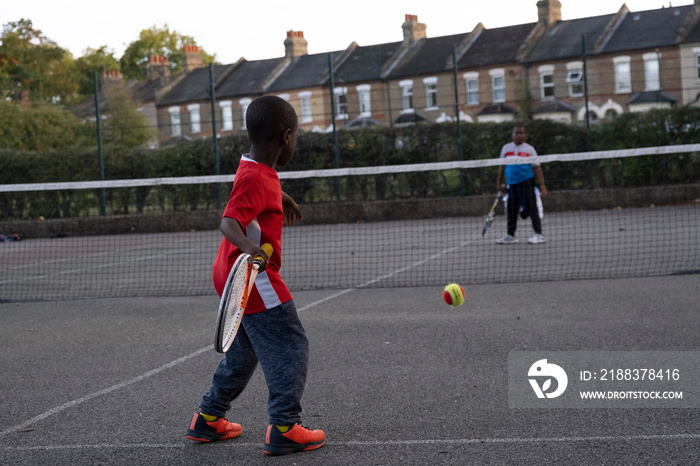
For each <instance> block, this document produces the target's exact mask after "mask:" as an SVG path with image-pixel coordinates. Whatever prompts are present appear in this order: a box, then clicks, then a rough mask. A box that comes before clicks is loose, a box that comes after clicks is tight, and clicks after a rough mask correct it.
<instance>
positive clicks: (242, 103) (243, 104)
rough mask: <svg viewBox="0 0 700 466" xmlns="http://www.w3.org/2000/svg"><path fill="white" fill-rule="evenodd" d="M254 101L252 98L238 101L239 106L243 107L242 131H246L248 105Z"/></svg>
mask: <svg viewBox="0 0 700 466" xmlns="http://www.w3.org/2000/svg"><path fill="white" fill-rule="evenodd" d="M252 101H253V99H251V98H250V97H244V98H243V99H240V100H239V101H238V105H240V106H241V114H242V115H243V123H242V124H241V129H246V125H245V114H246V112H247V111H248V105H250V103H251V102H252Z"/></svg>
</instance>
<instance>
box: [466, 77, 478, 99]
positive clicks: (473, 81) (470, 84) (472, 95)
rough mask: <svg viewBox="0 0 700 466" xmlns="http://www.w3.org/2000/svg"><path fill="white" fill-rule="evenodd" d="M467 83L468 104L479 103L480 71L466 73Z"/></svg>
mask: <svg viewBox="0 0 700 466" xmlns="http://www.w3.org/2000/svg"><path fill="white" fill-rule="evenodd" d="M463 76H464V80H465V81H466V83H467V105H479V73H464V75H463Z"/></svg>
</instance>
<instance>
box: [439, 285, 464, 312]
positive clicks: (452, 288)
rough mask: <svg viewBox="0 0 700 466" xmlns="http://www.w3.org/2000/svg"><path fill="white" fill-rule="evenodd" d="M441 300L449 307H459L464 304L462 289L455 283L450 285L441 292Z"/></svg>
mask: <svg viewBox="0 0 700 466" xmlns="http://www.w3.org/2000/svg"><path fill="white" fill-rule="evenodd" d="M442 299H444V300H445V302H446V303H447V304H449V305H450V306H461V305H462V303H464V288H462V287H461V286H460V285H458V284H456V283H450V284H449V285H447V286H446V287H445V291H443V292H442Z"/></svg>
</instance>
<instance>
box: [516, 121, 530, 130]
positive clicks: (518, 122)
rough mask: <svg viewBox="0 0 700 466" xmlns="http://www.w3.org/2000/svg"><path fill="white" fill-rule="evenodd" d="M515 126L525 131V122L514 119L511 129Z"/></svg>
mask: <svg viewBox="0 0 700 466" xmlns="http://www.w3.org/2000/svg"><path fill="white" fill-rule="evenodd" d="M515 128H522V129H524V130H526V131H527V128H526V127H525V122H523V121H516V122H515V124H514V125H513V129H515Z"/></svg>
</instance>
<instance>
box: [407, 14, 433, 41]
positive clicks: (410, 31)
mask: <svg viewBox="0 0 700 466" xmlns="http://www.w3.org/2000/svg"><path fill="white" fill-rule="evenodd" d="M401 27H402V28H403V43H404V44H405V45H411V44H412V43H414V42H416V41H418V40H420V39H425V38H426V37H427V35H426V34H425V29H426V26H425V24H423V23H419V22H418V16H416V15H406V22H404V23H403V24H402V25H401Z"/></svg>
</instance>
